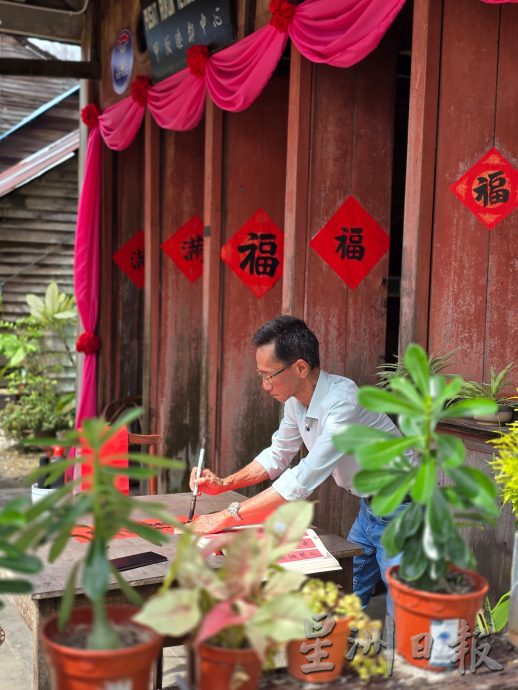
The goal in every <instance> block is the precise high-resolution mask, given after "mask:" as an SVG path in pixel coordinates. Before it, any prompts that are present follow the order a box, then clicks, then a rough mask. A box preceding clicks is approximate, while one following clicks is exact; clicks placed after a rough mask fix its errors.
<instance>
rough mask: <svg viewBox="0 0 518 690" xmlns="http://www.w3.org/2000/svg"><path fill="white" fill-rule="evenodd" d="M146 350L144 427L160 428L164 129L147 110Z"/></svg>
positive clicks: (152, 489) (153, 487)
mask: <svg viewBox="0 0 518 690" xmlns="http://www.w3.org/2000/svg"><path fill="white" fill-rule="evenodd" d="M144 136H145V149H144V251H145V256H146V270H145V273H144V276H145V277H144V352H143V381H142V399H143V402H144V420H143V422H144V428H145V430H146V433H148V434H149V433H152V430H154V429H155V428H156V423H157V414H156V405H157V400H158V396H157V389H158V385H159V381H158V376H159V374H158V348H159V346H160V343H161V340H162V339H161V337H160V129H159V127H158V125H157V124H156V122H155V120H154V119H153V117H152V116H151V113H150V112H149V110H146V115H145V119H144ZM165 479H166V478H165V476H164V475H163V474H162V473H161V474H160V476H159V477H158V485H159V488H160V492H162V493H165V492H166V490H167V487H166V485H165ZM148 487H149V493H150V494H156V493H157V479H156V478H151V479H150V480H149V485H148Z"/></svg>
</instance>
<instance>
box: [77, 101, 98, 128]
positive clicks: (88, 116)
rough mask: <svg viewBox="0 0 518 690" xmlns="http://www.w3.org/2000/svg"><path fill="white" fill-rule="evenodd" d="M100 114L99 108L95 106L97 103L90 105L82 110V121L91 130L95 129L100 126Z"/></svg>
mask: <svg viewBox="0 0 518 690" xmlns="http://www.w3.org/2000/svg"><path fill="white" fill-rule="evenodd" d="M100 114H101V113H100V112H99V108H98V107H97V106H96V105H95V103H88V105H85V107H84V108H83V109H82V110H81V120H83V122H84V123H85V125H86V126H87V127H88V128H89V129H93V128H94V127H97V125H98V124H99V115H100Z"/></svg>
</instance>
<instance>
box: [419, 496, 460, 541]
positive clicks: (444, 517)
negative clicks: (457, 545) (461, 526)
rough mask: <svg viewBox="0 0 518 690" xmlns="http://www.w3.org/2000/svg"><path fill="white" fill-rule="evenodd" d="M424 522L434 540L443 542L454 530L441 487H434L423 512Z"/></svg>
mask: <svg viewBox="0 0 518 690" xmlns="http://www.w3.org/2000/svg"><path fill="white" fill-rule="evenodd" d="M425 523H426V524H428V525H429V526H430V529H431V532H432V534H433V538H434V540H435V541H436V542H438V543H440V544H444V543H446V542H447V541H448V539H449V537H450V536H451V534H452V532H453V531H454V526H453V520H452V517H451V513H450V509H449V506H448V504H447V502H446V501H445V500H444V497H443V495H442V492H441V489H440V487H438V486H435V487H434V490H433V493H432V497H431V500H430V502H429V504H428V508H427V510H426V513H425Z"/></svg>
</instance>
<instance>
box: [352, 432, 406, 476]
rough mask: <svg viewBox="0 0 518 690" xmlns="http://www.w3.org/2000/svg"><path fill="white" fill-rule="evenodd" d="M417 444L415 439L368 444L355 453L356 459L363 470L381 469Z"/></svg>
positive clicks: (399, 439)
mask: <svg viewBox="0 0 518 690" xmlns="http://www.w3.org/2000/svg"><path fill="white" fill-rule="evenodd" d="M417 442H418V439H417V437H415V436H410V437H409V438H404V437H403V438H395V437H394V436H393V437H392V439H391V440H390V441H380V442H377V443H370V444H369V445H368V446H364V447H363V448H359V449H358V450H357V451H356V458H357V460H358V463H359V464H360V465H361V467H362V468H363V469H365V470H377V469H381V468H382V467H383V466H384V465H386V464H387V463H389V462H390V461H391V460H393V459H394V458H397V457H399V456H400V455H401V454H402V453H403V452H404V451H405V450H406V449H407V448H411V447H412V446H413V445H415V444H416V443H417Z"/></svg>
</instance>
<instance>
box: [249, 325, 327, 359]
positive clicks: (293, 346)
mask: <svg viewBox="0 0 518 690" xmlns="http://www.w3.org/2000/svg"><path fill="white" fill-rule="evenodd" d="M252 342H253V344H254V345H255V346H256V347H261V345H268V344H269V343H274V344H275V350H274V352H275V358H276V359H278V360H279V361H280V362H285V363H288V362H296V361H297V359H303V360H304V361H305V362H307V363H308V364H309V366H310V367H311V369H313V367H319V366H320V353H319V346H318V339H317V337H316V335H315V334H314V333H313V332H312V331H310V330H309V328H308V327H307V326H306V323H305V322H304V321H303V320H302V319H297V318H296V317H295V316H277V317H276V318H275V319H272V320H271V321H267V322H266V323H265V324H264V325H263V326H261V328H260V329H259V330H258V331H257V333H255V335H254V336H253V338H252Z"/></svg>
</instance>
